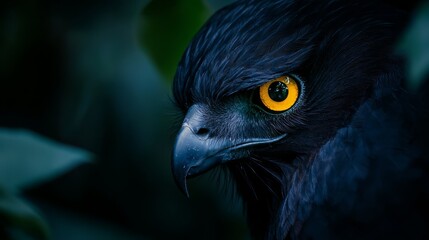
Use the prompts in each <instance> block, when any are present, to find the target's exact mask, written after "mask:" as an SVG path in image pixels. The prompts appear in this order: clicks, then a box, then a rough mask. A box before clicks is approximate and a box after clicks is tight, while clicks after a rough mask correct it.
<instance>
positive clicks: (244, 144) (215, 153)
mask: <svg viewBox="0 0 429 240" xmlns="http://www.w3.org/2000/svg"><path fill="white" fill-rule="evenodd" d="M285 136H286V134H283V135H280V136H277V137H274V138H247V139H246V138H245V139H238V140H237V139H234V140H232V139H225V138H220V137H217V136H213V135H212V134H211V129H210V127H207V126H206V124H205V121H204V119H203V114H202V111H201V106H198V105H194V106H192V107H191V108H190V109H189V111H188V113H187V114H186V116H185V119H184V121H183V125H182V127H181V129H180V130H179V133H178V135H177V138H176V143H175V145H174V149H173V159H172V171H173V175H174V179H175V181H176V184H177V186H178V187H179V188H180V190H181V191H182V192H183V193H185V195H186V196H188V197H189V193H188V188H187V184H186V180H187V179H188V178H191V177H194V176H197V175H200V174H203V173H205V172H207V171H208V170H210V169H212V168H214V167H215V166H217V165H219V164H222V163H224V162H227V161H231V160H234V159H240V158H244V157H246V156H248V154H249V151H248V150H249V148H254V147H256V146H266V145H268V144H271V143H275V142H277V141H279V140H281V139H283V138H284V137H285Z"/></svg>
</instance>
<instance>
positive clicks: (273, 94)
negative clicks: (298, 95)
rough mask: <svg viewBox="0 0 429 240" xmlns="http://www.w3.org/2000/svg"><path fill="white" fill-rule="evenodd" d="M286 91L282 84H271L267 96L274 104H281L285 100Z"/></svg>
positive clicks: (284, 85)
mask: <svg viewBox="0 0 429 240" xmlns="http://www.w3.org/2000/svg"><path fill="white" fill-rule="evenodd" d="M287 94H288V89H287V86H286V84H285V83H284V82H273V83H271V84H270V86H269V87H268V95H269V96H270V98H271V99H272V100H274V101H276V102H281V101H283V100H285V99H286V98H287Z"/></svg>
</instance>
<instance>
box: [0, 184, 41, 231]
mask: <svg viewBox="0 0 429 240" xmlns="http://www.w3.org/2000/svg"><path fill="white" fill-rule="evenodd" d="M0 223H1V225H0V227H2V228H5V230H6V232H7V233H9V234H10V235H11V236H14V237H12V238H13V239H18V236H32V237H34V238H30V239H49V238H50V237H49V236H50V234H49V230H48V226H47V224H46V223H45V221H44V220H43V219H42V217H41V216H40V215H39V214H38V212H37V211H36V210H35V209H33V207H31V206H30V205H29V204H28V203H27V202H25V201H24V200H22V199H20V198H18V197H15V196H13V195H11V194H7V193H6V192H5V191H4V190H2V189H0ZM23 233H25V234H24V235H23ZM11 236H9V237H11ZM19 238H20V239H22V238H23V237H19ZM25 239H28V237H27V238H25Z"/></svg>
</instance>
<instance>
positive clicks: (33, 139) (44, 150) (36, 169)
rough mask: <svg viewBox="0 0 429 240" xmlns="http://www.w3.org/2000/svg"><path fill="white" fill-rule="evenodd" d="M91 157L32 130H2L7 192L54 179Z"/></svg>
mask: <svg viewBox="0 0 429 240" xmlns="http://www.w3.org/2000/svg"><path fill="white" fill-rule="evenodd" d="M91 158H92V156H91V154H90V153H88V152H87V151H84V150H81V149H78V148H76V147H71V146H67V145H64V144H60V143H57V142H54V141H52V140H49V139H47V138H46V137H43V136H40V135H38V134H36V133H33V132H30V131H26V130H12V129H5V128H0V185H2V186H3V187H4V188H5V189H6V190H7V191H12V192H15V191H18V190H19V189H21V188H24V187H28V186H32V185H36V184H39V183H41V182H43V181H47V180H50V179H52V178H54V177H57V176H59V175H61V174H63V173H64V172H66V171H68V170H70V169H71V168H73V167H76V166H77V165H79V164H82V163H85V162H88V161H89V160H90V159H91Z"/></svg>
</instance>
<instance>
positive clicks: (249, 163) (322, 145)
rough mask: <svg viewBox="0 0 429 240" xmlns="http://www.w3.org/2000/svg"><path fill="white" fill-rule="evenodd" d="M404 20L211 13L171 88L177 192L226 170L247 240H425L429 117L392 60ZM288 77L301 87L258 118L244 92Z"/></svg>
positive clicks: (348, 6)
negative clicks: (291, 99)
mask: <svg viewBox="0 0 429 240" xmlns="http://www.w3.org/2000/svg"><path fill="white" fill-rule="evenodd" d="M404 18H405V14H404V13H402V12H400V11H397V10H395V9H393V8H390V7H388V6H386V5H382V4H381V3H379V2H366V1H346V0H329V1H316V0H312V1H311V0H310V1H294V0H272V1H256V0H248V1H238V2H236V3H234V4H232V5H230V6H227V7H225V8H223V9H221V10H220V11H218V12H217V13H216V14H214V16H212V17H211V18H210V19H209V21H208V22H207V23H206V24H205V25H204V26H203V27H202V29H201V30H200V32H199V33H198V34H197V35H196V36H195V37H194V39H193V40H192V42H191V43H190V45H189V47H188V48H187V50H186V51H185V53H184V55H183V58H182V60H181V61H180V63H179V66H178V69H177V73H176V76H175V79H174V85H173V94H174V99H175V102H176V104H177V106H179V108H180V109H181V110H182V111H183V113H184V114H185V115H186V116H185V118H184V122H183V125H182V128H181V130H180V132H179V134H178V138H177V141H176V145H175V149H174V153H173V162H172V167H173V173H174V175H175V178H176V181H177V183H178V185H179V186H180V187H181V188H182V189H183V190H184V191H185V192H186V193H187V187H186V179H188V178H189V177H192V176H195V175H198V174H201V173H203V172H205V171H207V170H209V169H211V168H213V167H215V166H218V165H219V164H222V165H225V166H227V169H228V171H230V173H231V175H232V177H233V178H234V180H235V183H236V187H237V190H238V192H239V193H240V195H241V196H242V198H243V201H244V203H245V207H246V214H247V219H248V223H249V227H250V230H251V233H252V236H253V237H254V238H255V239H287V238H290V239H297V238H298V239H380V238H391V239H392V238H393V239H399V238H406V239H429V225H428V223H429V218H428V217H427V216H428V214H429V212H428V209H427V207H426V205H427V204H428V202H427V200H428V193H429V192H428V191H429V189H428V188H429V187H428V175H427V170H428V165H427V161H426V156H427V155H426V153H425V151H426V150H425V149H424V140H425V139H426V135H424V134H423V133H426V132H424V131H423V129H427V127H425V126H424V124H422V123H423V121H422V119H423V118H424V117H423V116H426V113H425V111H427V110H426V109H424V108H423V107H421V106H420V105H419V104H420V103H421V101H420V102H417V101H415V99H416V98H417V97H418V96H417V94H414V95H413V94H409V93H408V92H407V91H406V90H404V88H403V84H404V76H403V67H402V60H401V58H400V57H398V56H396V55H395V53H394V46H395V42H396V40H397V37H398V34H399V33H400V32H401V31H400V30H401V29H402V28H403V25H404ZM285 75H287V76H293V77H294V78H295V79H296V80H297V81H298V82H299V86H300V94H299V98H298V101H297V102H296V103H295V104H294V106H293V107H292V108H291V109H289V110H286V111H284V112H279V113H273V112H270V111H267V109H265V108H264V107H261V103H260V102H258V98H257V97H255V95H257V91H258V89H259V87H260V86H261V85H263V84H265V83H267V82H269V81H271V80H273V79H276V78H279V77H281V76H285ZM255 99H256V100H255ZM423 99H425V98H424V97H423ZM425 131H426V130H425Z"/></svg>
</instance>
